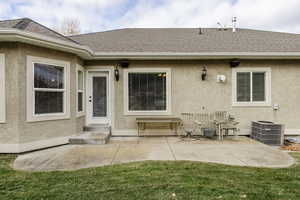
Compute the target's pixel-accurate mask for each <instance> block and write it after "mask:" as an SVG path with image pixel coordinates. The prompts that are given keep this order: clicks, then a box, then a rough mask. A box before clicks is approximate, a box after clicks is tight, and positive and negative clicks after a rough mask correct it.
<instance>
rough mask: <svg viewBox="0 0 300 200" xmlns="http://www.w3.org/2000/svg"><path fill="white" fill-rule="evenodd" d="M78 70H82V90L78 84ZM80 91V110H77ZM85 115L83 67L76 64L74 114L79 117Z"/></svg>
mask: <svg viewBox="0 0 300 200" xmlns="http://www.w3.org/2000/svg"><path fill="white" fill-rule="evenodd" d="M78 71H81V72H82V84H83V86H82V87H83V88H82V90H79V89H78V88H79V85H78V83H79V82H78ZM79 92H80V93H82V111H80V112H79V111H78V93H79ZM84 115H85V71H84V68H83V67H82V66H81V65H78V64H77V65H76V116H77V117H81V116H84Z"/></svg>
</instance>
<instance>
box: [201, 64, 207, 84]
mask: <svg viewBox="0 0 300 200" xmlns="http://www.w3.org/2000/svg"><path fill="white" fill-rule="evenodd" d="M206 75H207V69H206V67H203V69H202V74H201V79H202V81H205V79H206Z"/></svg>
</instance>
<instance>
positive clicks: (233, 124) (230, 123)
mask: <svg viewBox="0 0 300 200" xmlns="http://www.w3.org/2000/svg"><path fill="white" fill-rule="evenodd" d="M238 124H239V122H237V121H235V118H234V117H233V116H232V115H228V117H227V119H226V121H225V122H224V123H222V124H221V133H222V134H221V135H222V137H223V135H227V136H228V135H229V131H230V130H231V131H232V132H233V135H234V136H235V137H237V132H238V131H239V129H238V127H237V125H238ZM224 133H225V134H224ZM222 139H223V138H222Z"/></svg>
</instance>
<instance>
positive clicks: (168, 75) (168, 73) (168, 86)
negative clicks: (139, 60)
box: [124, 68, 172, 115]
mask: <svg viewBox="0 0 300 200" xmlns="http://www.w3.org/2000/svg"><path fill="white" fill-rule="evenodd" d="M147 72H149V73H152V72H161V73H166V79H167V80H166V95H167V96H166V101H167V102H166V103H167V105H166V107H167V109H166V110H165V111H155V110H153V111H130V110H129V101H128V96H129V93H128V91H129V90H128V74H129V73H147ZM171 89H172V85H171V69H170V68H129V69H124V114H125V115H171V114H172V113H171Z"/></svg>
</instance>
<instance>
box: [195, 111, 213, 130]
mask: <svg viewBox="0 0 300 200" xmlns="http://www.w3.org/2000/svg"><path fill="white" fill-rule="evenodd" d="M194 123H195V132H196V133H199V134H200V135H204V133H203V130H204V129H205V128H208V129H209V128H213V121H212V115H211V114H209V113H196V114H195V121H194Z"/></svg>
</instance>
